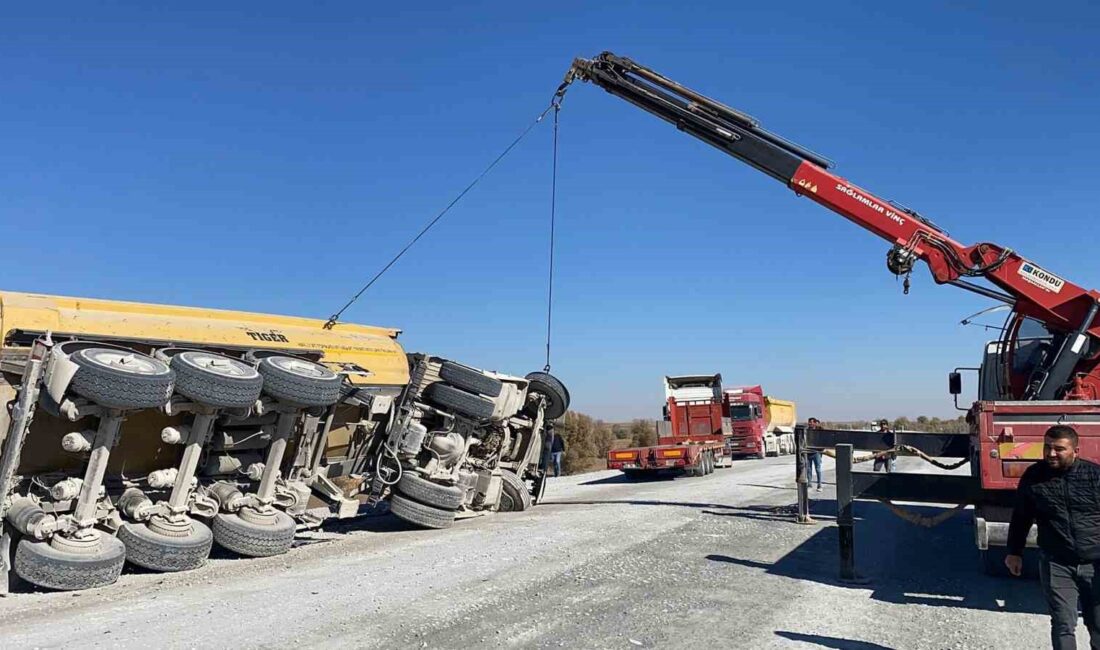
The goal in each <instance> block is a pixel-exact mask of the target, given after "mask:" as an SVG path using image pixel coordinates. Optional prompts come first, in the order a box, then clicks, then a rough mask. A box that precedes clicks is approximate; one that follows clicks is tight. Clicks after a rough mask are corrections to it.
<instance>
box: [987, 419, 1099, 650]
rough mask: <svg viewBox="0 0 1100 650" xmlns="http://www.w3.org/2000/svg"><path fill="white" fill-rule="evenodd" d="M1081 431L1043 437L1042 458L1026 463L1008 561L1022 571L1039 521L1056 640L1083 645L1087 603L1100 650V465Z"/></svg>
mask: <svg viewBox="0 0 1100 650" xmlns="http://www.w3.org/2000/svg"><path fill="white" fill-rule="evenodd" d="M1077 454H1078V443H1077V432H1076V431H1075V430H1074V429H1073V427H1069V426H1064V425H1058V426H1053V427H1051V428H1049V429H1047V431H1046V435H1045V436H1044V437H1043V461H1042V462H1038V463H1035V464H1034V465H1032V466H1031V467H1029V468H1027V471H1025V472H1024V475H1023V476H1022V477H1020V484H1019V486H1018V487H1017V488H1016V507H1015V509H1014V510H1013V511H1012V523H1011V524H1010V525H1009V528H1008V555H1007V556H1006V557H1005V566H1006V567H1008V571H1009V573H1011V574H1012V575H1014V576H1018V575H1020V573H1021V571H1022V569H1023V552H1024V545H1025V544H1026V543H1027V535H1028V533H1029V532H1030V531H1031V525H1032V523H1035V524H1037V525H1038V528H1039V550H1040V558H1041V559H1040V564H1039V578H1040V581H1041V584H1042V588H1043V594H1044V595H1045V596H1046V600H1047V607H1048V608H1049V610H1050V641H1051V645H1052V646H1053V647H1054V648H1055V649H1056V650H1059V649H1063V648H1070V649H1073V648H1076V647H1077V640H1076V638H1075V636H1074V630H1075V628H1076V627H1077V605H1078V601H1080V605H1081V612H1082V614H1083V615H1084V619H1085V627H1086V628H1088V631H1089V638H1090V641H1091V645H1090V647H1092V648H1093V649H1094V650H1098V649H1100V576H1097V575H1096V562H1097V561H1098V560H1100V465H1097V464H1095V463H1091V462H1089V461H1087V460H1084V459H1083V458H1078V457H1077Z"/></svg>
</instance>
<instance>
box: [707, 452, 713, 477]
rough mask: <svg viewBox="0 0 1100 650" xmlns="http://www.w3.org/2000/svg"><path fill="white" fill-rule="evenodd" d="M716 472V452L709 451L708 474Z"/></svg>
mask: <svg viewBox="0 0 1100 650" xmlns="http://www.w3.org/2000/svg"><path fill="white" fill-rule="evenodd" d="M713 473H714V453H713V452H709V451H708V452H707V474H713Z"/></svg>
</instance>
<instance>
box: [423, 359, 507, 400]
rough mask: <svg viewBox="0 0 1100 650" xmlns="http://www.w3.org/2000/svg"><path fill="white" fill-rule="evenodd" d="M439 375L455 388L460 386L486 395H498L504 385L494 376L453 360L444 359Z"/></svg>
mask: <svg viewBox="0 0 1100 650" xmlns="http://www.w3.org/2000/svg"><path fill="white" fill-rule="evenodd" d="M439 376H440V377H442V378H443V381H445V382H447V383H448V384H450V385H452V386H454V387H455V388H461V389H462V390H467V391H470V392H471V393H478V394H481V395H485V396H486V397H496V396H497V395H500V389H501V388H502V387H503V386H504V384H502V383H501V382H500V380H499V379H497V378H496V377H490V376H489V375H486V374H485V373H483V372H481V371H480V370H476V369H474V368H471V367H469V366H464V365H462V364H461V363H455V362H454V361H444V362H443V366H442V367H441V368H440V369H439Z"/></svg>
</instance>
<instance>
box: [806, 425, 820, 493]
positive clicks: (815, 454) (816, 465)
mask: <svg viewBox="0 0 1100 650" xmlns="http://www.w3.org/2000/svg"><path fill="white" fill-rule="evenodd" d="M806 427H807V428H810V429H820V428H821V421H820V420H818V419H817V418H810V419H809V420H807V421H806ZM809 461H810V465H809V472H808V473H807V476H806V478H808V479H809V480H811V481H812V480H813V479H814V472H817V491H818V492H820V491H821V450H820V449H815V450H814V451H811V452H810V454H809Z"/></svg>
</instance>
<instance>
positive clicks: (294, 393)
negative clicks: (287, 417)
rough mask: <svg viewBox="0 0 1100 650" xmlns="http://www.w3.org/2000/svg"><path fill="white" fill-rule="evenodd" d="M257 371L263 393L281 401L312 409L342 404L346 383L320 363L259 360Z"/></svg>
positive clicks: (290, 360)
mask: <svg viewBox="0 0 1100 650" xmlns="http://www.w3.org/2000/svg"><path fill="white" fill-rule="evenodd" d="M256 369H257V370H258V371H259V373H260V374H261V375H263V386H264V388H263V392H265V393H267V394H268V395H270V396H272V397H274V398H275V399H277V400H279V401H281V402H286V403H288V404H293V405H295V406H301V407H312V406H331V405H333V404H335V403H336V402H338V401H340V390H341V386H342V385H343V380H342V379H340V375H338V374H336V373H335V372H333V371H331V370H329V369H328V368H326V367H324V366H322V365H321V364H319V363H313V362H312V361H307V360H305V359H297V358H295V357H286V356H273V357H264V358H262V359H260V362H259V364H257V365H256Z"/></svg>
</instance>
